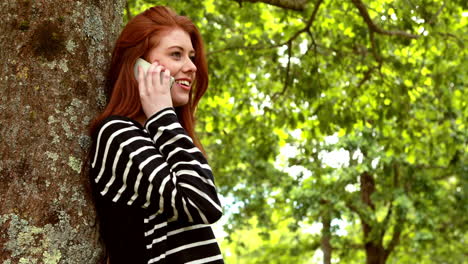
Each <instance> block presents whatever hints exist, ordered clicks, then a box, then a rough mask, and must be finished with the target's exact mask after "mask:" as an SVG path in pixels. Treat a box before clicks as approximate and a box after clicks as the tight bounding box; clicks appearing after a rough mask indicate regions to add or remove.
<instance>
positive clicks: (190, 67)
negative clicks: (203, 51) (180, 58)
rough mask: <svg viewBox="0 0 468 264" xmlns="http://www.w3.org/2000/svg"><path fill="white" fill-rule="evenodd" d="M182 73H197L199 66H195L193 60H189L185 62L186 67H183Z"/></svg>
mask: <svg viewBox="0 0 468 264" xmlns="http://www.w3.org/2000/svg"><path fill="white" fill-rule="evenodd" d="M182 71H184V72H196V71H197V66H195V63H193V61H192V60H191V59H187V62H185V64H184V66H183V67H182Z"/></svg>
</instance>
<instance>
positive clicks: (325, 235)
mask: <svg viewBox="0 0 468 264" xmlns="http://www.w3.org/2000/svg"><path fill="white" fill-rule="evenodd" d="M322 225H323V227H322V239H321V241H320V242H321V244H322V245H321V247H322V252H323V264H331V256H332V245H331V242H330V241H331V216H330V212H329V211H328V210H326V211H325V212H324V213H323V214H322Z"/></svg>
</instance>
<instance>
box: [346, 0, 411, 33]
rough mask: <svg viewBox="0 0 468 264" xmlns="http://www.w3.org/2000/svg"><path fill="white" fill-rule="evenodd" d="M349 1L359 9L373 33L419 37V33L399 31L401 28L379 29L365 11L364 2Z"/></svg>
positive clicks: (357, 0)
mask: <svg viewBox="0 0 468 264" xmlns="http://www.w3.org/2000/svg"><path fill="white" fill-rule="evenodd" d="M351 2H352V3H353V4H354V5H355V6H356V7H357V9H358V10H359V13H360V14H361V16H362V18H363V19H364V21H365V22H366V24H367V27H368V28H369V30H370V31H372V32H375V33H379V34H382V35H390V36H400V37H404V38H410V39H417V38H419V37H420V36H419V35H414V34H411V33H407V32H405V31H401V30H394V31H390V30H385V29H381V28H380V27H379V26H377V25H376V24H375V23H374V21H372V19H371V17H370V15H369V13H368V12H367V8H366V6H365V5H364V3H363V2H362V1H361V0H351Z"/></svg>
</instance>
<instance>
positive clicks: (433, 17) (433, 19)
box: [427, 1, 445, 24]
mask: <svg viewBox="0 0 468 264" xmlns="http://www.w3.org/2000/svg"><path fill="white" fill-rule="evenodd" d="M444 7H445V1H444V2H443V3H442V5H441V6H440V8H439V10H437V13H435V14H434V15H433V16H432V17H431V20H429V21H428V22H427V24H433V23H434V22H435V21H436V20H437V17H439V15H440V13H441V12H442V9H444Z"/></svg>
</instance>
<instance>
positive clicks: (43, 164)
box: [0, 0, 125, 264]
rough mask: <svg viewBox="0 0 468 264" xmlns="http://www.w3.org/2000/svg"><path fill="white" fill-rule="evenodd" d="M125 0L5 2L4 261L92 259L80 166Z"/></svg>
mask: <svg viewBox="0 0 468 264" xmlns="http://www.w3.org/2000/svg"><path fill="white" fill-rule="evenodd" d="M124 3H125V1H124V0H84V1H76V0H56V1H50V0H38V1H31V0H5V1H2V2H1V3H0V16H1V17H2V23H0V32H2V33H1V34H0V47H1V49H0V62H1V64H0V194H1V195H0V263H2V264H7V263H96V262H97V261H98V260H99V258H100V256H101V255H102V247H101V245H100V244H99V242H98V237H97V230H96V226H95V224H94V222H95V213H94V210H93V206H92V203H91V201H90V199H89V196H88V195H87V194H86V193H87V192H86V190H85V183H86V181H87V179H85V177H83V176H81V174H80V169H81V164H82V163H83V160H84V158H85V156H86V152H87V150H88V148H89V143H90V140H89V137H88V135H87V125H88V123H89V121H90V120H91V118H93V117H94V116H95V115H96V113H97V112H98V111H99V110H100V108H102V106H103V105H104V103H105V100H106V98H105V96H104V92H103V91H104V87H103V86H104V74H105V71H106V69H107V65H108V62H109V59H110V52H111V48H112V45H113V43H114V41H115V39H116V37H117V35H118V33H119V32H120V29H121V23H122V12H123V8H124Z"/></svg>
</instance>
